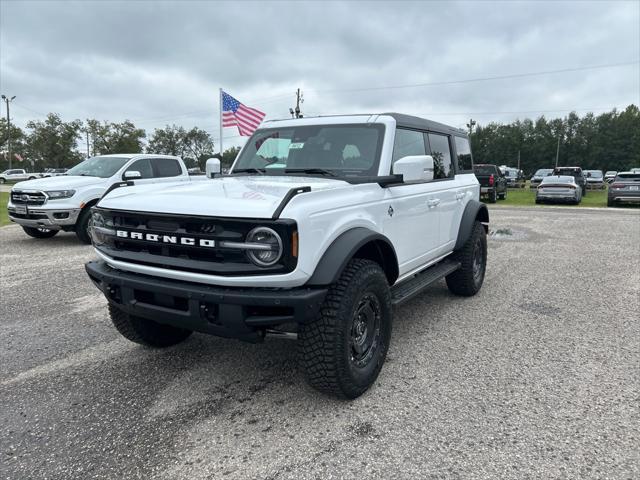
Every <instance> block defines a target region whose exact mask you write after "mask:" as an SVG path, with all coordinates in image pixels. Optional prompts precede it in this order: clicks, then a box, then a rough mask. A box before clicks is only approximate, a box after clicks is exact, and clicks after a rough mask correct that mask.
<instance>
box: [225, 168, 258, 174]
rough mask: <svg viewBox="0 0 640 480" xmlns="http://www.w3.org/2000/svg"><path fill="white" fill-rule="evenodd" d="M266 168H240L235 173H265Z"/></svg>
mask: <svg viewBox="0 0 640 480" xmlns="http://www.w3.org/2000/svg"><path fill="white" fill-rule="evenodd" d="M264 172H265V170H264V168H238V169H235V170H234V171H233V173H257V174H258V175H264Z"/></svg>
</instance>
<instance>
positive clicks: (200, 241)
mask: <svg viewBox="0 0 640 480" xmlns="http://www.w3.org/2000/svg"><path fill="white" fill-rule="evenodd" d="M116 236H117V237H120V238H130V239H132V240H147V241H149V242H159V243H171V244H178V243H179V244H180V245H188V246H194V247H195V246H198V247H215V246H216V242H215V240H211V239H208V238H193V237H180V236H178V235H160V234H158V233H142V232H129V231H127V230H116Z"/></svg>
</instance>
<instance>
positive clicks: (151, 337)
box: [109, 305, 193, 348]
mask: <svg viewBox="0 0 640 480" xmlns="http://www.w3.org/2000/svg"><path fill="white" fill-rule="evenodd" d="M109 316H110V317H111V321H112V322H113V325H114V326H115V327H116V330H118V332H120V334H121V335H122V336H123V337H125V338H126V339H128V340H131V341H132V342H135V343H139V344H140V345H144V346H146V347H155V348H162V347H170V346H171V345H176V344H177V343H180V342H182V341H183V340H185V339H186V338H187V337H189V335H191V333H193V332H191V330H185V329H183V328H177V327H172V326H171V325H163V324H161V323H156V322H154V321H153V320H148V319H146V318H140V317H134V316H133V315H129V314H128V313H125V312H123V311H122V310H119V309H117V308H116V307H114V306H112V305H109Z"/></svg>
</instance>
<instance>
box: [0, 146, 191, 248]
mask: <svg viewBox="0 0 640 480" xmlns="http://www.w3.org/2000/svg"><path fill="white" fill-rule="evenodd" d="M131 180H135V182H136V184H140V185H145V184H157V183H176V182H178V183H179V182H185V181H189V175H188V174H187V168H186V167H185V165H184V163H183V161H182V159H181V158H180V157H172V156H168V155H151V154H145V155H142V154H114V155H101V156H97V157H92V158H89V159H87V160H85V161H84V162H82V163H80V164H78V165H76V166H75V167H73V168H72V169H70V170H68V171H67V172H66V175H64V176H57V177H50V178H41V179H36V180H29V181H26V182H20V183H17V184H16V185H15V186H14V187H13V188H12V189H11V195H10V198H9V204H8V206H7V209H8V212H9V220H11V221H12V222H15V223H17V224H20V225H21V226H22V228H23V230H24V231H25V233H26V234H27V235H29V236H31V237H34V238H49V237H53V236H54V235H56V234H57V233H58V232H59V231H60V230H64V231H74V232H76V235H77V236H78V238H79V239H80V240H81V241H82V242H84V243H90V242H91V239H90V237H89V232H88V226H89V219H90V216H91V215H90V210H91V207H92V206H93V205H95V204H96V203H97V202H98V200H99V199H100V197H102V195H104V193H105V192H106V191H107V190H108V189H109V188H111V187H113V186H114V185H118V184H120V183H122V182H124V181H131Z"/></svg>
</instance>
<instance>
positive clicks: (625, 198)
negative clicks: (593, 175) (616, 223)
mask: <svg viewBox="0 0 640 480" xmlns="http://www.w3.org/2000/svg"><path fill="white" fill-rule="evenodd" d="M618 203H640V172H639V173H633V172H619V173H618V175H616V178H615V180H614V181H613V183H612V184H611V185H610V186H609V191H608V193H607V206H608V207H614V206H615V205H617V204H618Z"/></svg>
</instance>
